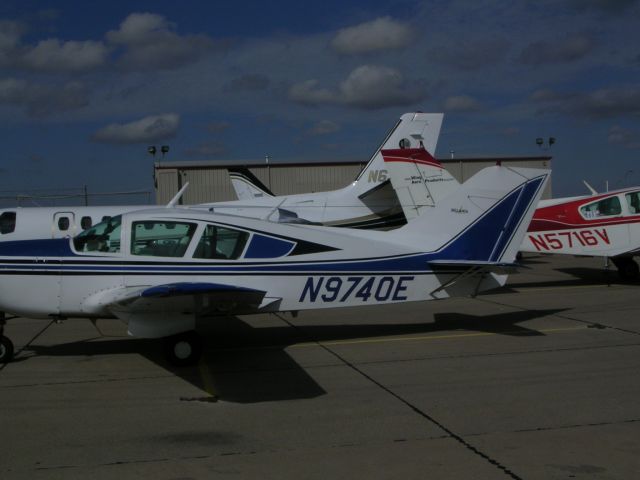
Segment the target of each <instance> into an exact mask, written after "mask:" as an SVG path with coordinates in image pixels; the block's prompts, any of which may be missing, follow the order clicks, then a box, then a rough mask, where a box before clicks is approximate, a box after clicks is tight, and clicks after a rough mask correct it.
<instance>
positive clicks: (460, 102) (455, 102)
mask: <svg viewBox="0 0 640 480" xmlns="http://www.w3.org/2000/svg"><path fill="white" fill-rule="evenodd" d="M442 108H443V109H444V111H445V112H451V113H468V112H477V111H479V110H481V109H482V104H481V103H480V102H478V100H476V99H475V98H473V97H470V96H469V95H454V96H451V97H447V98H446V99H445V101H444V104H443V107H442Z"/></svg>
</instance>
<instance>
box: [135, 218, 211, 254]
mask: <svg viewBox="0 0 640 480" xmlns="http://www.w3.org/2000/svg"><path fill="white" fill-rule="evenodd" d="M197 226H198V225H197V224H195V223H181V222H167V221H164V220H145V221H141V222H133V224H132V226H131V254H132V255H149V256H152V257H182V256H184V254H185V252H186V251H187V248H189V243H190V242H191V238H192V237H193V234H194V233H195V231H196V228H197Z"/></svg>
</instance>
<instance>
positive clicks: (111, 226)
mask: <svg viewBox="0 0 640 480" xmlns="http://www.w3.org/2000/svg"><path fill="white" fill-rule="evenodd" d="M121 227H122V217H121V216H120V215H118V216H117V217H111V218H109V219H108V220H106V221H104V222H100V223H98V224H96V225H94V226H93V227H91V228H90V229H88V230H85V231H83V232H82V233H81V234H80V235H78V236H76V237H75V238H74V239H73V246H74V247H75V249H76V251H78V252H111V253H114V252H119V251H120V233H121V231H122V229H121Z"/></svg>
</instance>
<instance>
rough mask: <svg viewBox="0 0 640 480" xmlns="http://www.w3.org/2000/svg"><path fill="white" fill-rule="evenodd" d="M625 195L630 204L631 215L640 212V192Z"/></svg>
mask: <svg viewBox="0 0 640 480" xmlns="http://www.w3.org/2000/svg"><path fill="white" fill-rule="evenodd" d="M624 197H625V198H626V199H627V205H628V206H629V212H631V215H638V214H640V192H631V193H627V194H625V196H624Z"/></svg>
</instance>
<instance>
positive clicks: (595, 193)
mask: <svg viewBox="0 0 640 480" xmlns="http://www.w3.org/2000/svg"><path fill="white" fill-rule="evenodd" d="M582 183H584V185H585V187H587V188H588V189H589V191H590V192H591V195H597V194H598V192H597V191H596V189H595V188H593V187H592V186H591V185H589V184H588V183H587V181H586V180H582Z"/></svg>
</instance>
